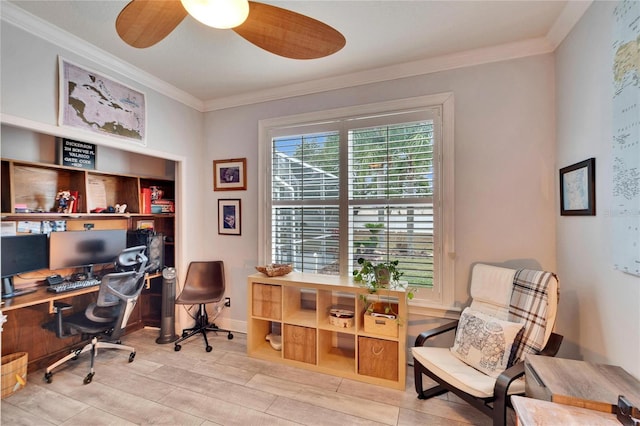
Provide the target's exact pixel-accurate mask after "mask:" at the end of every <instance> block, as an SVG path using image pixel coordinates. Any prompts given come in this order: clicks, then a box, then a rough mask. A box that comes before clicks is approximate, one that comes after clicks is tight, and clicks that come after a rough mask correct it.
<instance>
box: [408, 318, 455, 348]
mask: <svg viewBox="0 0 640 426" xmlns="http://www.w3.org/2000/svg"><path fill="white" fill-rule="evenodd" d="M456 328H458V320H455V321H453V322H450V323H447V324H443V325H441V326H439V327H436V328H432V329H431V330H427V331H424V332H422V333H420V334H419V335H418V337H416V343H415V345H414V346H424V344H425V343H426V341H427V339H430V338H432V337H435V336H438V335H440V334H442V333H446V332H447V331H451V330H455V329H456Z"/></svg>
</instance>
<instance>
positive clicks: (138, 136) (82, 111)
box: [58, 57, 147, 145]
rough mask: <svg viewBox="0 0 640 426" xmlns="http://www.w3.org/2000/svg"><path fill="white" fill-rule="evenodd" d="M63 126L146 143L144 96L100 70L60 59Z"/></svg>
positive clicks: (61, 120)
mask: <svg viewBox="0 0 640 426" xmlns="http://www.w3.org/2000/svg"><path fill="white" fill-rule="evenodd" d="M58 62H59V68H60V69H59V77H60V81H59V84H60V89H59V93H60V95H59V96H60V99H59V103H60V105H59V117H58V124H59V125H60V126H68V127H75V128H78V129H82V130H86V131H89V132H94V133H99V134H102V135H109V136H115V137H119V138H123V139H127V140H130V141H134V142H137V143H140V144H142V145H145V138H146V119H147V117H146V115H147V112H146V104H145V95H144V93H142V92H139V91H137V90H135V89H132V88H130V87H128V86H125V85H124V84H122V83H120V82H117V81H115V80H112V79H110V78H108V77H105V76H104V75H101V74H100V73H97V72H94V71H92V70H89V69H85V68H83V67H80V66H79V65H76V64H74V63H71V62H69V61H67V60H66V59H63V58H62V57H59V58H58Z"/></svg>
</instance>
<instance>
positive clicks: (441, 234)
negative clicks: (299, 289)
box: [260, 96, 453, 305]
mask: <svg viewBox="0 0 640 426" xmlns="http://www.w3.org/2000/svg"><path fill="white" fill-rule="evenodd" d="M437 98H438V99H435V100H439V101H440V103H434V101H435V100H434V99H433V98H432V97H422V98H413V99H410V100H404V101H397V102H393V103H387V104H381V105H368V106H365V107H362V108H360V110H359V109H358V108H349V109H341V110H334V111H328V112H325V113H322V114H311V115H304V116H298V117H286V118H282V119H275V120H265V121H263V122H261V123H260V127H261V132H260V134H261V158H262V160H263V161H262V162H261V165H262V166H263V167H264V171H265V173H264V174H263V173H261V176H265V177H266V180H265V182H264V183H263V184H262V185H261V191H262V194H261V199H262V200H264V201H265V203H264V206H261V207H262V212H261V214H260V217H261V219H262V221H261V226H260V228H261V236H262V238H261V240H262V241H261V242H260V246H261V259H263V260H264V261H265V262H274V263H291V264H293V266H294V270H296V271H300V272H308V273H317V274H327V275H341V276H345V277H347V276H351V275H352V271H353V269H354V268H357V260H358V258H360V257H363V258H366V259H369V260H373V261H387V260H395V259H397V260H399V267H400V269H401V270H402V271H403V272H404V276H403V277H402V279H403V280H406V281H408V282H409V283H410V284H411V285H412V286H415V287H418V288H419V291H418V293H417V295H416V300H418V302H431V303H432V302H436V303H437V304H439V305H441V304H450V303H451V302H452V300H453V298H452V295H453V280H452V279H451V276H449V277H447V275H448V274H447V273H446V272H447V270H449V271H451V270H452V268H451V266H450V265H449V266H448V265H447V260H446V259H447V256H443V253H444V250H445V249H446V250H449V251H450V249H451V248H452V247H451V246H452V245H451V244H448V243H447V241H453V239H452V235H447V233H450V234H452V232H451V231H448V230H449V229H450V230H452V229H453V227H452V225H451V224H450V222H451V223H452V218H453V215H452V214H451V213H452V208H449V209H448V210H450V211H449V212H446V213H445V207H446V206H449V205H450V206H452V205H451V204H448V203H444V202H443V197H444V196H448V197H451V199H452V198H453V193H452V190H448V189H447V188H452V186H444V185H443V183H444V182H445V180H446V176H448V174H445V173H444V169H445V162H443V158H444V157H445V156H447V157H448V156H449V154H447V153H452V152H453V149H452V148H453V147H452V146H449V147H446V149H444V148H445V146H444V142H443V140H444V139H443V124H444V123H445V121H446V120H447V117H445V115H449V114H451V111H450V110H451V109H452V106H451V104H450V103H451V102H452V101H451V100H450V97H449V96H445V97H437ZM446 101H449V102H450V103H448V104H447V103H446ZM447 130H448V129H447ZM451 145H452V140H451ZM450 176H453V175H452V173H451V174H450ZM261 204H262V203H261ZM444 214H451V215H450V216H447V218H448V220H447V221H444V220H443V216H444ZM445 224H446V225H445ZM445 246H449V247H448V248H447V247H445ZM448 268H450V269H448ZM447 280H450V281H447ZM446 282H449V285H445V283H446ZM447 288H448V290H447Z"/></svg>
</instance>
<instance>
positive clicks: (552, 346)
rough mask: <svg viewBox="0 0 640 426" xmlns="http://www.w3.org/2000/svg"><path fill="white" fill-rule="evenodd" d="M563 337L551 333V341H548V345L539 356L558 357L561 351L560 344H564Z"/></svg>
mask: <svg viewBox="0 0 640 426" xmlns="http://www.w3.org/2000/svg"><path fill="white" fill-rule="evenodd" d="M562 339H563V336H562V335H560V334H556V333H551V336H549V340H547V344H546V345H545V347H544V348H542V350H541V351H540V353H539V354H538V355H543V356H556V354H557V353H558V351H559V350H560V344H561V343H562Z"/></svg>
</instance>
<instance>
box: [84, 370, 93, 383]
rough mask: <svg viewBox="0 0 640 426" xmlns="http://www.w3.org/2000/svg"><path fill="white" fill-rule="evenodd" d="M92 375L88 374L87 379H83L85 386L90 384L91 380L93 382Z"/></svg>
mask: <svg viewBox="0 0 640 426" xmlns="http://www.w3.org/2000/svg"><path fill="white" fill-rule="evenodd" d="M93 374H94V373H89V374H87V377H85V378H84V380H83V382H84V384H85V385H88V384H89V383H91V380H93Z"/></svg>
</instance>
